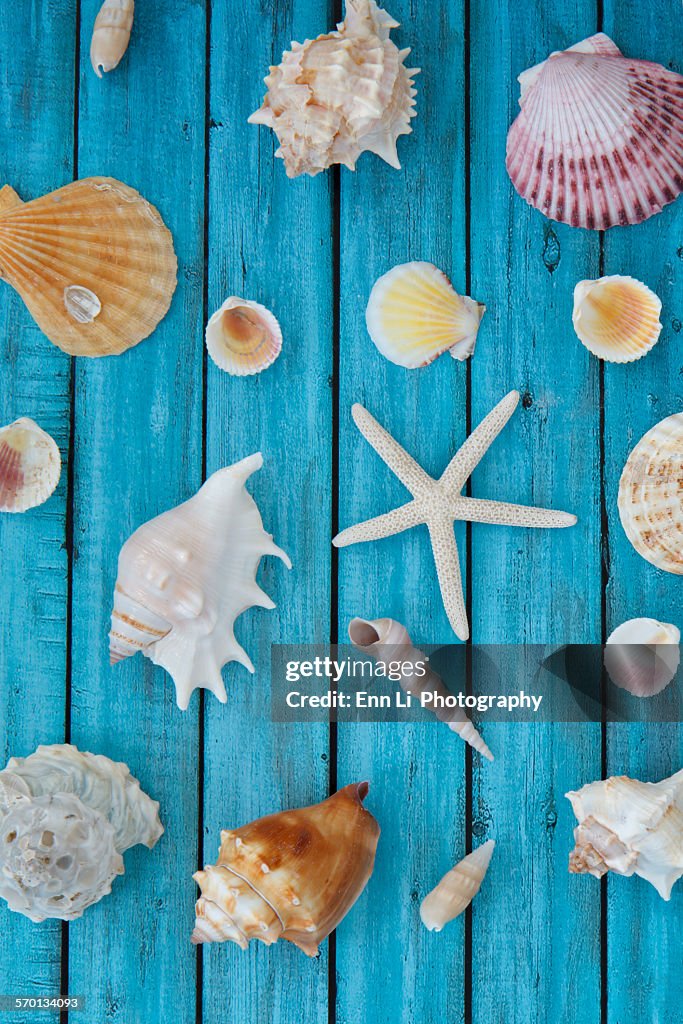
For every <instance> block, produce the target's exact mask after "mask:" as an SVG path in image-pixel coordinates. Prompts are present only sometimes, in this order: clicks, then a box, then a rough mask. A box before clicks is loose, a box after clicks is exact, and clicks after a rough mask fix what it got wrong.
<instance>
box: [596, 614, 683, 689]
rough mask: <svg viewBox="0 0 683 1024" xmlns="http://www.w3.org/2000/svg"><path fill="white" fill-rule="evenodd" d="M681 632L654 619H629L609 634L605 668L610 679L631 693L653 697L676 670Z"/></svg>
mask: <svg viewBox="0 0 683 1024" xmlns="http://www.w3.org/2000/svg"><path fill="white" fill-rule="evenodd" d="M680 639H681V632H680V630H679V629H678V628H677V627H676V626H672V625H671V624H670V623H667V622H658V621H657V620H656V619H647V618H642V619H629V620H628V622H623V623H622V624H621V626H617V628H616V629H615V630H614V631H613V632H612V633H611V634H610V636H609V637H608V638H607V644H606V645H605V652H604V659H605V668H606V669H607V672H608V674H609V677H610V679H611V680H612V682H613V683H614V684H615V685H616V686H619V687H621V689H622V690H628V692H629V693H632V694H633V695H634V697H654V696H656V694H658V693H661V692H662V690H664V689H665V688H666V687H667V686H668V685H669V683H670V682H671V680H672V679H673V678H674V676H675V675H676V673H677V672H678V666H679V664H680V660H681V652H680V648H679V646H678V645H679V643H680Z"/></svg>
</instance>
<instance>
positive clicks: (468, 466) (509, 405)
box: [441, 391, 519, 492]
mask: <svg viewBox="0 0 683 1024" xmlns="http://www.w3.org/2000/svg"><path fill="white" fill-rule="evenodd" d="M518 402H519V391H511V392H510V393H509V394H507V395H506V396H505V398H503V399H502V401H500V402H499V403H498V405H497V406H496V407H495V408H494V409H492V410H491V412H490V413H489V414H488V416H486V417H485V418H484V419H483V420H482V421H481V423H480V424H479V426H478V427H477V428H476V430H473V431H472V433H471V434H470V436H469V437H468V438H467V440H466V441H465V443H464V444H463V446H462V448H460V449H459V450H458V451H457V452H456V453H455V455H454V456H453V458H452V459H451V461H450V462H449V463H448V465H447V467H446V469H445V470H444V473H443V475H442V477H441V483H442V484H443V485H444V486H445V487H446V488H448V490H454V491H457V492H459V491H461V490H462V488H463V486H464V484H465V481H466V480H468V479H469V477H470V476H471V475H472V472H473V471H474V468H475V466H476V465H477V464H478V463H479V462H481V460H482V459H483V457H484V455H486V452H487V451H488V450H489V448H490V447H491V445H492V444H493V442H494V441H495V439H496V438H497V437H498V435H499V434H500V432H501V430H502V429H503V427H504V426H505V424H506V423H507V421H508V420H509V419H510V417H511V416H512V414H513V412H514V411H515V409H516V408H517V403H518Z"/></svg>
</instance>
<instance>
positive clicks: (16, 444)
mask: <svg viewBox="0 0 683 1024" xmlns="http://www.w3.org/2000/svg"><path fill="white" fill-rule="evenodd" d="M61 472H62V461H61V458H60V455H59V448H58V447H57V445H56V444H55V442H54V440H53V439H52V438H51V437H50V435H49V434H47V433H46V432H45V431H44V430H41V429H40V427H39V426H38V424H37V423H34V421H33V420H32V419H29V418H28V416H23V417H22V418H21V419H18V420H15V421H14V423H10V424H9V425H8V426H6V427H3V428H2V429H1V430H0V512H25V511H26V510H27V509H29V508H35V507H36V506H37V505H42V504H43V502H44V501H47V499H48V498H49V497H50V495H51V494H52V492H53V491H54V489H55V488H56V486H57V484H58V483H59V477H60V475H61Z"/></svg>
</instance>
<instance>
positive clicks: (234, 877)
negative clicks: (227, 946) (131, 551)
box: [192, 782, 379, 956]
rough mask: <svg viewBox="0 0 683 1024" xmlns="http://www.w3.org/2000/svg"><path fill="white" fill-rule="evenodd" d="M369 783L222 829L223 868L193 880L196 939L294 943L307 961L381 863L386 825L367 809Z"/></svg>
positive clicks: (211, 869)
mask: <svg viewBox="0 0 683 1024" xmlns="http://www.w3.org/2000/svg"><path fill="white" fill-rule="evenodd" d="M368 789H369V785H368V783H367V782H361V783H357V784H354V785H351V786H346V787H345V788H344V789H340V790H339V791H338V792H337V793H334V794H333V795H332V796H331V797H329V798H328V799H327V800H323V802H322V803H319V804H313V806H311V807H302V808H300V809H298V810H293V811H282V812H280V813H279V814H269V815H268V816H267V817H265V818H257V820H256V821H252V822H251V824H249V825H244V826H242V828H238V829H233V830H229V831H224V832H221V848H220V853H219V856H218V861H217V863H216V864H209V865H207V866H206V867H205V868H204V870H203V871H197V873H196V874H195V875H193V878H194V879H195V881H196V882H197V884H198V885H199V887H200V889H201V891H202V894H201V896H200V898H199V899H198V900H197V906H196V915H197V920H196V922H195V929H194V932H193V933H192V942H193V943H195V944H197V943H201V942H225V941H226V940H230V941H231V942H236V943H237V944H238V945H239V946H241V947H242V949H246V948H247V945H248V944H249V940H250V939H260V940H261V941H262V942H265V944H266V945H267V946H269V945H271V944H272V943H273V942H277V940H278V939H280V938H282V939H287V940H288V941H289V942H293V943H294V945H295V946H298V947H299V949H302V950H303V951H304V953H306V955H307V956H316V955H317V952H318V944H319V943H320V942H322V941H323V939H326V938H327V936H328V935H329V934H330V932H332V931H334V929H335V928H336V927H337V925H338V924H339V922H340V921H341V920H342V918H343V917H345V916H346V914H347V913H348V912H349V910H350V909H351V907H352V906H353V904H354V903H355V902H356V900H357V899H358V897H359V896H360V894H361V893H362V891H363V889H364V888H365V886H366V884H367V882H368V879H369V878H370V875H371V874H372V869H373V867H374V863H375V850H376V849H377V840H378V839H379V825H378V824H377V822H376V821H375V819H374V818H373V816H372V815H371V814H370V812H369V811H366V810H365V808H364V807H363V800H364V799H365V797H366V796H367V793H368Z"/></svg>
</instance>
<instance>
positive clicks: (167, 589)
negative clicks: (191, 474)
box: [109, 452, 292, 710]
mask: <svg viewBox="0 0 683 1024" xmlns="http://www.w3.org/2000/svg"><path fill="white" fill-rule="evenodd" d="M262 465H263V457H262V456H261V454H260V452H259V453H257V454H256V455H250V456H249V458H246V459H242V461H241V462H236V463H235V464H234V465H233V466H226V467H225V468H224V469H219V470H218V472H216V473H214V474H213V476H210V477H209V479H208V480H207V481H206V483H205V484H203V486H202V487H201V488H200V489H199V491H198V492H197V493H196V494H195V495H194V497H192V498H190V499H189V501H185V502H183V504H182V505H178V506H176V508H172V509H170V510H169V511H168V512H164V513H163V514H162V515H160V516H157V517H156V519H151V520H150V521H149V522H147V523H144V524H143V525H142V526H140V527H139V528H138V529H137V530H136V531H135V533H134V534H133V535H132V536H131V537H129V538H128V540H127V541H126V543H125V544H124V545H123V547H122V548H121V553H120V555H119V567H118V578H117V581H116V589H115V592H114V609H113V611H112V616H111V632H110V634H109V643H110V648H109V649H110V656H111V662H112V664H114V663H115V662H117V661H120V660H121V659H123V658H128V657H130V656H131V655H133V654H135V653H136V652H137V651H142V653H143V654H144V655H145V656H146V657H147V658H149V659H150V660H151V661H153V662H154V664H155V665H162V666H163V667H164V668H165V669H166V671H167V672H169V673H170V674H171V676H172V677H173V682H174V683H175V687H176V696H177V701H178V707H180V708H182V709H183V710H185V709H186V708H187V706H188V704H189V701H190V695H191V694H192V692H193V690H196V689H201V688H205V689H208V690H211V691H212V692H213V693H215V695H216V696H217V697H218V699H219V700H220V701H221V702H222V703H225V701H226V700H227V696H226V693H225V686H224V685H223V679H222V677H221V668H222V667H223V665H225V664H227V662H229V661H239V662H240V664H242V665H244V666H245V668H247V669H248V670H249V671H250V672H253V671H254V666H253V665H252V663H251V661H250V660H249V657H248V655H247V653H246V651H244V650H243V649H242V647H241V646H240V645H239V644H238V642H237V640H236V639H235V634H234V624H235V620H236V619H237V617H238V616H239V615H241V614H242V612H244V611H246V610H247V608H251V607H254V606H258V607H261V608H274V607H275V604H274V603H273V601H271V599H270V598H269V597H268V595H267V594H265V593H264V592H263V591H262V590H261V588H260V587H259V586H258V584H257V583H256V573H257V571H258V567H259V563H260V561H261V558H262V557H263V556H264V555H276V556H277V557H278V558H281V559H282V561H283V562H284V563H285V565H286V566H287V567H288V568H290V569H291V567H292V566H291V562H290V560H289V558H288V557H287V555H286V554H285V553H284V551H282V550H281V549H280V548H279V547H277V545H276V544H274V543H273V538H272V537H271V535H270V534H268V533H266V532H265V531H264V529H263V523H262V521H261V515H260V513H259V510H258V507H257V505H256V502H255V501H254V499H253V498H252V497H251V495H250V494H249V493H248V492H247V490H246V488H245V483H246V481H247V480H248V479H249V477H250V476H251V474H252V473H254V472H255V471H256V470H257V469H260V468H261V466H262Z"/></svg>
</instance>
